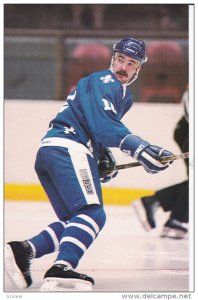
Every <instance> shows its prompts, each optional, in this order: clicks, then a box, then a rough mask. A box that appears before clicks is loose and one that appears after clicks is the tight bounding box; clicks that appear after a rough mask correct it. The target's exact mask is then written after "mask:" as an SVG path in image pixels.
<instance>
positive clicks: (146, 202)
mask: <svg viewBox="0 0 198 300" xmlns="http://www.w3.org/2000/svg"><path fill="white" fill-rule="evenodd" d="M159 205H160V204H159V201H158V200H157V198H156V197H155V195H154V196H149V197H142V198H141V199H138V200H135V201H133V202H132V207H133V209H134V212H135V214H136V215H137V217H138V219H139V221H140V223H141V224H142V226H143V228H144V229H145V230H146V231H150V230H151V229H153V228H155V227H156V220H155V213H156V210H157V208H158V207H159Z"/></svg>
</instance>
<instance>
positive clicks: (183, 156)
mask: <svg viewBox="0 0 198 300" xmlns="http://www.w3.org/2000/svg"><path fill="white" fill-rule="evenodd" d="M186 158H189V152H185V153H180V154H177V155H172V156H166V157H161V158H160V162H162V163H163V162H167V161H172V160H178V159H186ZM139 166H142V164H141V163H139V162H133V163H129V164H124V165H117V166H115V170H123V169H128V168H134V167H139Z"/></svg>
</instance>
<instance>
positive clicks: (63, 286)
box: [40, 264, 94, 292]
mask: <svg viewBox="0 0 198 300" xmlns="http://www.w3.org/2000/svg"><path fill="white" fill-rule="evenodd" d="M93 285H94V280H93V279H92V278H91V277H88V276H87V275H85V274H80V273H77V272H75V271H73V270H72V269H69V268H68V267H67V266H65V265H61V264H60V265H54V266H52V267H51V268H50V269H49V270H48V271H47V272H46V274H45V276H44V283H43V285H42V286H41V289H40V291H43V292H44V291H46V292H47V291H91V290H92V287H93Z"/></svg>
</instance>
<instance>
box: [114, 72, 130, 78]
mask: <svg viewBox="0 0 198 300" xmlns="http://www.w3.org/2000/svg"><path fill="white" fill-rule="evenodd" d="M116 73H117V74H120V75H123V76H126V77H128V74H127V73H126V72H125V71H117V72H116Z"/></svg>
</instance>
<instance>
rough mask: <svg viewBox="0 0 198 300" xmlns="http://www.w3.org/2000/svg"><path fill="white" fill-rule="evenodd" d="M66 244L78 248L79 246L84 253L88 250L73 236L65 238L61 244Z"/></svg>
mask: <svg viewBox="0 0 198 300" xmlns="http://www.w3.org/2000/svg"><path fill="white" fill-rule="evenodd" d="M65 242H70V243H72V244H74V245H76V246H78V247H79V248H80V249H81V250H82V251H83V252H85V251H86V250H87V248H86V246H85V245H84V244H83V243H81V241H79V240H78V239H76V238H74V237H71V236H65V237H63V238H62V239H61V241H60V244H62V243H65Z"/></svg>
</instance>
